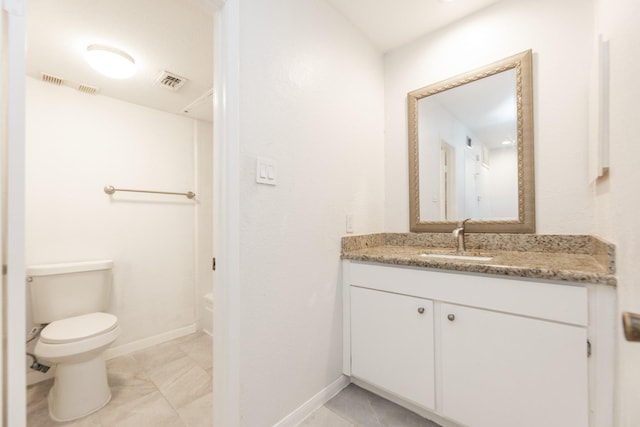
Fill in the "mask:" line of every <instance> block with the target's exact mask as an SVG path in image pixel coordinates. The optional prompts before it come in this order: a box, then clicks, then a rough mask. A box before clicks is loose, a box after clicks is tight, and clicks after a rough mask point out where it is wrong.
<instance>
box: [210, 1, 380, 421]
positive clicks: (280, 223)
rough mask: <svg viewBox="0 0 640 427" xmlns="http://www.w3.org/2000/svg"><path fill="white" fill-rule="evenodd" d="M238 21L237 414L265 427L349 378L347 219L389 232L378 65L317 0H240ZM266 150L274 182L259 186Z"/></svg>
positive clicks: (362, 229) (375, 55) (359, 227)
mask: <svg viewBox="0 0 640 427" xmlns="http://www.w3.org/2000/svg"><path fill="white" fill-rule="evenodd" d="M236 1H237V0H236ZM233 7H237V5H236V2H235V1H234V0H229V1H227V3H226V5H225V9H227V8H233ZM238 24H239V28H241V31H240V39H239V70H240V72H239V73H240V74H239V77H238V78H239V81H240V97H239V123H238V129H239V136H238V137H237V138H238V140H237V141H236V140H234V139H233V138H234V137H235V134H229V135H228V136H229V139H228V140H226V142H225V143H226V144H229V145H234V144H236V143H237V144H239V167H240V170H239V188H238V189H237V193H236V194H235V196H233V197H236V196H237V197H239V204H240V206H239V208H240V218H239V226H238V227H239V229H238V230H235V231H234V230H232V231H230V232H229V234H230V235H231V236H232V235H233V234H234V233H236V234H237V238H238V239H239V240H238V247H239V260H238V265H239V283H226V284H225V286H228V287H232V286H239V302H238V304H237V305H236V306H233V307H231V308H230V309H229V310H230V311H233V310H239V312H238V313H237V316H239V317H238V318H239V321H240V327H239V336H238V337H236V338H235V339H238V340H239V347H240V348H239V352H240V354H239V360H238V369H239V375H240V390H239V395H240V409H239V410H240V418H241V424H242V425H245V426H251V427H259V426H271V425H273V424H275V423H276V422H278V420H280V419H281V418H283V417H285V416H286V415H287V414H289V413H290V412H291V411H293V410H295V409H296V408H298V407H299V406H300V405H302V404H303V403H304V402H305V401H307V400H308V399H309V398H311V397H312V396H313V395H315V394H316V393H317V392H318V391H320V390H322V389H324V388H325V387H327V386H328V385H329V384H331V383H332V382H333V381H335V380H336V379H338V378H339V377H340V375H341V350H342V344H341V343H342V341H341V330H342V306H341V303H342V301H341V286H340V268H339V266H340V260H339V258H340V237H341V236H342V235H344V234H345V216H346V214H347V213H353V215H354V225H355V231H356V233H368V232H377V231H380V230H382V229H383V211H384V207H383V188H384V181H383V176H384V175H383V174H384V158H383V154H384V153H383V127H384V117H383V75H382V71H383V65H382V55H381V54H380V53H379V52H377V51H375V50H374V49H373V48H372V47H371V46H370V44H369V43H368V42H367V41H366V40H365V39H364V38H363V37H362V36H361V35H360V34H359V33H357V32H356V31H355V30H354V29H353V27H352V26H351V25H350V24H349V23H348V22H347V21H346V20H345V19H344V18H343V17H342V16H340V15H339V14H338V13H337V12H336V11H335V10H334V9H333V8H332V7H331V6H329V5H328V4H327V3H326V2H324V1H322V0H302V1H301V0H274V1H269V2H266V1H260V0H243V1H240V2H239V23H238ZM232 33H233V29H232V30H231V31H230V33H229V37H230V38H231V39H233V34H232ZM257 156H262V157H267V158H271V159H274V160H275V161H276V162H277V180H278V185H277V186H275V187H273V186H266V185H259V184H256V182H255V161H256V157H257ZM232 172H233V170H231V172H230V173H232ZM229 190H233V184H230V187H229ZM231 223H233V221H231ZM225 255H226V256H234V254H233V253H227V254H225ZM229 264H230V265H233V264H234V263H233V262H229ZM228 277H233V274H230V276H228ZM217 295H218V293H216V298H217ZM229 316H230V318H231V319H233V318H236V314H234V313H231V314H230V315H229Z"/></svg>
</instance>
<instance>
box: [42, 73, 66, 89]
mask: <svg viewBox="0 0 640 427" xmlns="http://www.w3.org/2000/svg"><path fill="white" fill-rule="evenodd" d="M41 76H42V81H43V82H46V83H51V84H52V85H56V86H62V85H63V84H64V79H63V78H60V77H56V76H54V75H52V74H47V73H41Z"/></svg>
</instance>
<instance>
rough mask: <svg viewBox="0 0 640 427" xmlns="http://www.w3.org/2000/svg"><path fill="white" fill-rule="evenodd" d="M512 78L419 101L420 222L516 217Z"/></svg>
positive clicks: (509, 74)
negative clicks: (421, 220)
mask: <svg viewBox="0 0 640 427" xmlns="http://www.w3.org/2000/svg"><path fill="white" fill-rule="evenodd" d="M515 89H516V75H515V70H514V69H510V70H506V71H503V72H501V73H497V74H494V75H492V76H489V77H486V78H484V79H481V80H477V81H475V82H473V83H472V84H466V85H462V86H458V87H455V88H453V89H450V90H447V91H443V92H439V93H437V94H434V95H431V96H428V97H424V98H422V99H420V100H419V101H418V123H419V125H418V141H419V142H418V144H419V149H418V152H419V153H420V160H419V162H420V175H419V179H420V189H421V191H420V218H421V219H424V220H426V221H441V220H459V219H464V218H483V219H512V220H515V219H517V218H518V150H517V104H516V90H515Z"/></svg>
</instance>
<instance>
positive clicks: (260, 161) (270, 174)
mask: <svg viewBox="0 0 640 427" xmlns="http://www.w3.org/2000/svg"><path fill="white" fill-rule="evenodd" d="M276 178H277V174H276V161H275V160H272V159H267V158H264V157H258V158H257V160H256V182H257V183H259V184H268V185H276Z"/></svg>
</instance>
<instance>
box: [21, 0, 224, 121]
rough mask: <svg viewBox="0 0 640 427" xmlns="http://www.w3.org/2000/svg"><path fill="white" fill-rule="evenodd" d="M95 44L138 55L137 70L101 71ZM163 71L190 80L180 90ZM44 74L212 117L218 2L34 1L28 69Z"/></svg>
mask: <svg viewBox="0 0 640 427" xmlns="http://www.w3.org/2000/svg"><path fill="white" fill-rule="evenodd" d="M91 44H102V45H109V46H112V47H115V48H117V49H120V50H123V51H125V52H127V53H128V54H130V55H131V56H133V58H134V59H135V61H136V66H137V73H136V75H135V76H134V77H132V78H130V79H126V80H114V79H110V78H107V77H104V76H102V75H100V74H98V73H97V72H96V71H94V70H93V69H92V68H91V67H89V65H88V64H87V62H86V61H85V59H84V52H85V50H86V48H87V46H89V45H91ZM163 71H168V72H171V73H174V74H177V75H178V76H180V77H183V78H185V79H186V83H185V84H184V86H182V88H180V89H179V90H177V91H173V90H169V89H167V88H165V87H162V86H158V85H156V84H155V82H156V80H157V79H158V77H159V76H160V74H161V73H162V72H163ZM42 73H46V74H49V75H52V76H55V77H58V78H60V79H63V80H64V83H63V84H65V85H67V86H70V87H75V88H78V85H79V84H82V85H88V86H92V87H97V88H98V92H97V93H98V94H100V95H104V96H109V97H113V98H117V99H120V100H123V101H126V102H131V103H134V104H138V105H143V106H147V107H151V108H155V109H158V110H162V111H167V112H171V113H176V114H183V115H186V116H189V117H193V118H197V119H201V120H206V121H212V120H213V111H212V110H213V103H212V100H211V89H212V88H213V9H212V7H211V6H210V3H209V2H207V1H206V0H55V1H51V0H29V1H28V2H27V75H29V76H31V77H35V78H37V79H41V75H42ZM87 96H90V95H87ZM187 107H190V108H187ZM185 109H188V110H189V111H188V112H185Z"/></svg>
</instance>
